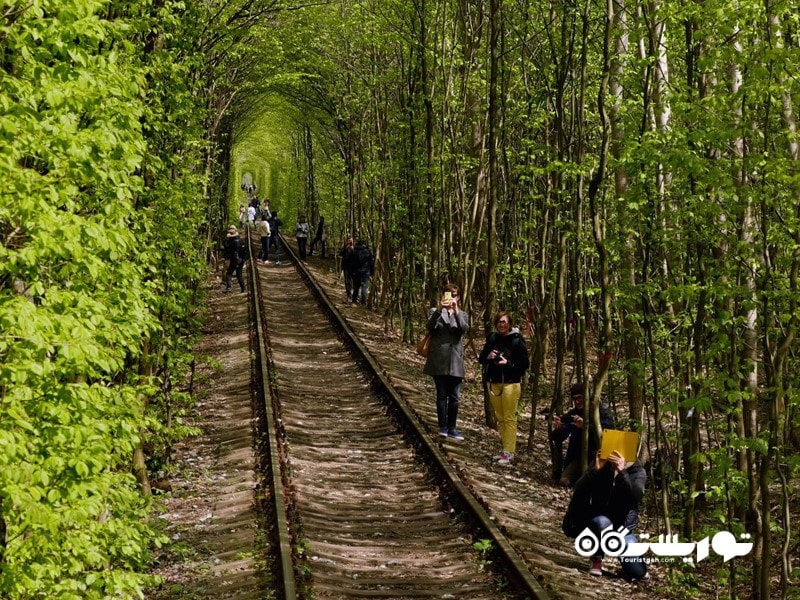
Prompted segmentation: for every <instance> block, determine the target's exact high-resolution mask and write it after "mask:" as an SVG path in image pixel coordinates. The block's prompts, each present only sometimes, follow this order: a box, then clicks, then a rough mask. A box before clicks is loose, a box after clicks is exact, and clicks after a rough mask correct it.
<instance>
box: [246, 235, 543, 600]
mask: <svg viewBox="0 0 800 600" xmlns="http://www.w3.org/2000/svg"><path fill="white" fill-rule="evenodd" d="M285 254H287V255H288V256H287V258H288V259H290V260H286V261H285V262H284V263H283V264H281V265H274V264H271V265H263V264H257V263H255V262H251V266H250V277H251V285H252V286H253V289H254V290H255V291H256V294H254V303H253V306H252V314H253V315H254V317H255V318H256V319H257V322H259V323H260V324H261V327H260V329H259V332H258V334H257V336H256V340H257V341H256V347H257V349H258V355H259V356H258V357H257V358H256V364H257V365H258V368H257V369H256V371H257V373H258V374H260V382H259V383H258V387H259V389H260V390H261V392H260V395H261V397H262V400H263V403H262V411H261V412H262V414H261V415H260V421H261V451H262V455H263V469H262V470H263V471H264V472H265V475H264V485H263V486H262V487H263V490H262V491H263V495H264V496H265V497H266V498H268V499H269V503H268V508H266V511H267V513H268V514H269V515H270V516H271V519H270V520H271V522H272V523H274V527H273V532H274V533H275V535H274V536H272V537H273V548H274V549H275V554H276V555H277V558H276V559H275V560H274V565H273V566H274V569H273V570H274V571H275V573H276V576H277V578H279V579H281V580H282V583H283V586H282V590H283V591H282V595H283V597H285V598H315V599H321V598H464V599H472V598H474V599H479V598H480V599H499V598H508V599H516V598H537V599H538V598H547V597H548V596H547V594H546V592H545V590H544V589H543V588H542V587H541V586H540V585H539V583H538V582H537V580H536V578H535V577H534V576H533V575H532V574H531V573H530V571H529V570H528V568H527V567H526V566H525V565H524V563H523V562H522V561H521V560H520V558H519V556H518V555H517V553H516V552H515V551H514V550H513V549H512V547H511V545H510V544H509V542H508V540H506V539H505V537H504V536H503V534H502V533H501V532H500V530H499V529H498V527H497V526H496V525H495V523H494V521H493V520H492V519H491V518H490V517H489V516H488V515H487V514H486V512H485V511H484V509H483V508H482V506H481V505H480V504H479V503H478V502H477V501H476V499H475V498H474V497H473V495H472V494H471V493H470V492H469V490H468V488H467V487H466V486H465V485H464V483H463V482H462V481H461V479H460V478H459V476H458V475H457V473H456V472H455V471H454V470H453V468H452V467H451V466H450V464H449V463H448V462H447V460H445V458H444V456H443V454H442V451H441V447H440V444H441V443H442V442H440V441H439V440H438V438H437V439H436V440H434V439H432V438H431V437H430V436H429V435H428V433H427V431H426V430H425V428H424V427H422V425H421V424H420V423H419V421H418V419H417V418H416V417H415V416H414V414H413V412H412V411H411V410H410V409H409V408H408V406H406V405H405V403H404V402H403V401H402V398H401V397H400V396H399V395H398V394H397V392H396V391H395V390H393V389H392V387H391V384H390V383H389V381H388V380H387V378H386V377H385V376H384V375H383V374H382V373H381V369H380V367H379V365H378V364H377V363H376V362H375V361H374V360H373V359H372V357H371V356H370V354H369V352H368V351H367V350H366V348H365V347H364V346H363V344H362V343H361V342H360V341H359V340H358V338H357V336H355V335H354V334H353V332H352V330H350V328H349V326H348V325H347V323H346V322H345V320H343V319H342V318H341V316H340V315H339V313H338V311H337V310H336V308H335V307H334V306H333V305H332V304H331V303H330V302H329V301H328V300H327V298H326V296H325V295H324V293H323V292H322V290H321V289H320V288H319V287H318V286H316V285H315V284H314V282H313V280H312V279H310V278H308V277H307V276H304V275H303V273H302V272H303V268H302V265H297V261H296V260H295V258H294V256H293V255H292V252H291V250H288V251H287V252H286V253H285ZM444 443H449V444H456V443H457V442H453V441H449V440H448V441H446V442H444ZM476 542H477V543H478V545H479V547H480V548H483V549H484V551H483V552H482V551H480V550H479V549H476V548H475V544H476Z"/></svg>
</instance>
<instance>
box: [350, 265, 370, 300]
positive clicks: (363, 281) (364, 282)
mask: <svg viewBox="0 0 800 600" xmlns="http://www.w3.org/2000/svg"><path fill="white" fill-rule="evenodd" d="M359 290H361V291H360V292H359ZM368 293H369V273H360V272H356V273H355V275H353V302H358V298H359V295H360V296H361V304H366V303H367V295H368Z"/></svg>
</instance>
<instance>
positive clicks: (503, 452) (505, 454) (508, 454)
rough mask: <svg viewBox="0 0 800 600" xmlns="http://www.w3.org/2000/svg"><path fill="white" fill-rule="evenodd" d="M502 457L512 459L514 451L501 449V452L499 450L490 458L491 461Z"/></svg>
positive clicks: (496, 460)
mask: <svg viewBox="0 0 800 600" xmlns="http://www.w3.org/2000/svg"><path fill="white" fill-rule="evenodd" d="M502 458H507V459H508V460H514V453H513V452H506V451H505V450H503V451H502V452H500V454H498V455H497V456H495V457H494V458H493V459H492V461H493V462H500V459H502Z"/></svg>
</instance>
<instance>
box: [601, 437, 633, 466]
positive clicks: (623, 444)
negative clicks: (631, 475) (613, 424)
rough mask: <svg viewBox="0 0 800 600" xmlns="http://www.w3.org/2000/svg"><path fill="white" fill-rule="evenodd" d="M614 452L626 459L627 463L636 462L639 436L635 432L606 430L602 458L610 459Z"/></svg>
mask: <svg viewBox="0 0 800 600" xmlns="http://www.w3.org/2000/svg"><path fill="white" fill-rule="evenodd" d="M614 450H616V451H617V452H619V453H620V454H621V455H622V456H624V457H625V462H634V461H635V460H636V455H637V451H638V450H639V434H638V433H636V432H635V431H620V430H618V429H604V430H603V445H602V446H601V447H600V458H603V459H605V458H608V456H609V455H610V454H611V453H612V452H613V451H614Z"/></svg>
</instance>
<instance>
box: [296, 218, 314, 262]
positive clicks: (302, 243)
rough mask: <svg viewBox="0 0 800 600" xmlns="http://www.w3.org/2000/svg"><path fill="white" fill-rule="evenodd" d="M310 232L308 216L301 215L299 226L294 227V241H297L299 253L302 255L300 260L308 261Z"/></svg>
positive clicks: (298, 221) (298, 219)
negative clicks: (307, 249) (307, 252)
mask: <svg viewBox="0 0 800 600" xmlns="http://www.w3.org/2000/svg"><path fill="white" fill-rule="evenodd" d="M310 232H311V231H310V228H309V226H308V221H306V216H305V215H300V216H299V217H297V225H295V227H294V239H296V240H297V252H298V253H299V254H300V260H305V259H306V244H308V234H309V233H310Z"/></svg>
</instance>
